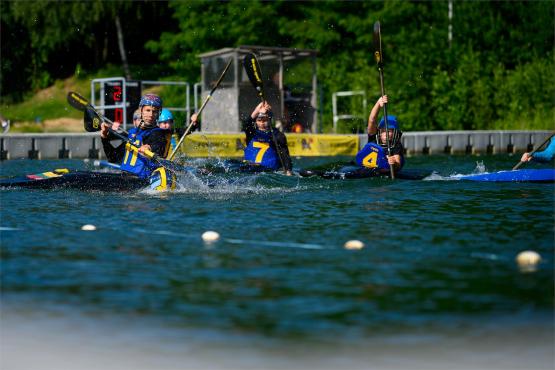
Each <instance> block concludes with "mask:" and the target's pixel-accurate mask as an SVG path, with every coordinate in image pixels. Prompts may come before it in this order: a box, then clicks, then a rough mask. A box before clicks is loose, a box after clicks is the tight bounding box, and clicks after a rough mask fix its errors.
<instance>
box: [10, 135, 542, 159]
mask: <svg viewBox="0 0 555 370" xmlns="http://www.w3.org/2000/svg"><path fill="white" fill-rule="evenodd" d="M549 134H550V131H434V132H429V131H428V132H406V133H404V134H403V137H402V138H401V140H402V142H403V145H404V147H405V148H406V151H407V154H409V155H427V154H432V155H433V154H472V153H490V154H495V153H521V152H524V151H531V150H532V149H534V148H536V147H537V146H538V145H540V144H541V143H543V141H544V140H545V139H546V138H547V137H548V136H549ZM193 135H202V133H201V134H199V133H195V134H193ZM288 135H295V134H288ZM366 142H367V135H360V147H362V146H363V145H364V144H366ZM25 158H29V159H56V158H78V159H84V158H94V159H102V158H104V152H103V150H102V143H101V142H100V136H99V134H98V133H82V134H71V133H59V134H3V135H0V159H1V160H6V159H25Z"/></svg>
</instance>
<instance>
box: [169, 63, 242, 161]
mask: <svg viewBox="0 0 555 370" xmlns="http://www.w3.org/2000/svg"><path fill="white" fill-rule="evenodd" d="M232 62H233V58H231V59H230V60H229V62H227V65H226V66H225V68H224V71H223V72H222V74H221V75H220V78H218V81H216V84H215V85H214V87H213V88H212V90H210V92H209V93H208V95H207V96H206V98H205V99H204V102H203V103H202V105H201V106H200V109H199V110H198V112H196V114H197V116H198V115H200V114H201V113H202V111H203V109H204V107H205V106H206V103H208V100H210V98H212V94H214V91H216V89H217V88H218V86H220V83H221V82H222V80H223V79H224V76H225V74H226V72H227V70H228V69H229V67H230V66H231V63H232ZM193 125H194V122H193V121H191V123H189V126H188V127H187V129H186V130H185V132H184V133H183V135H181V138H180V139H179V142H178V143H177V145H176V146H175V149H174V150H173V151H172V153H171V154H170V156H169V157H168V159H169V160H170V161H171V160H172V159H173V157H174V156H175V153H177V151H178V150H179V147H180V146H181V143H183V140H185V137H187V135H189V132H190V131H191V129H192V128H193Z"/></svg>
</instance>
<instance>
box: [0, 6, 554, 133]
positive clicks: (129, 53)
mask: <svg viewBox="0 0 555 370" xmlns="http://www.w3.org/2000/svg"><path fill="white" fill-rule="evenodd" d="M0 6H1V9H0V10H1V12H0V20H1V30H2V32H1V48H2V63H1V72H2V74H1V76H0V83H1V94H0V95H1V98H2V100H3V102H6V101H10V102H17V101H20V100H22V99H24V98H25V96H26V95H27V94H28V93H29V92H31V91H34V90H37V89H40V88H44V87H46V86H48V85H49V84H52V83H53V82H54V81H55V80H56V79H60V78H66V77H68V76H71V75H73V74H75V73H76V71H81V70H87V71H89V73H93V74H94V71H95V70H99V69H101V68H104V67H105V66H106V65H117V66H119V68H121V71H122V73H121V74H122V75H125V74H127V73H128V74H131V75H132V77H133V78H135V79H146V78H157V79H161V78H169V77H178V78H179V79H180V80H186V81H189V82H196V81H198V80H199V79H200V59H199V58H198V54H200V53H203V52H207V51H211V50H216V49H219V48H224V47H235V46H239V45H263V46H278V47H297V48H303V49H304V48H307V49H316V50H318V51H319V55H318V81H319V84H320V86H321V90H320V92H321V93H322V100H321V101H322V103H323V104H322V107H321V109H322V110H323V123H324V130H326V129H328V130H329V127H330V126H331V121H332V120H331V95H332V93H333V92H336V91H344V90H364V91H366V92H367V94H368V96H369V104H373V103H374V101H375V100H376V99H377V98H378V97H379V94H380V87H379V80H378V72H377V69H376V65H375V61H374V59H373V43H372V35H373V25H374V22H375V21H376V20H380V22H381V24H382V40H383V53H384V62H385V65H384V73H385V86H386V91H387V93H388V95H389V97H390V107H389V112H390V113H391V114H396V115H398V116H399V118H400V119H401V122H402V124H403V128H404V129H405V130H456V129H507V128H521V129H530V128H535V129H545V128H553V127H554V126H555V125H554V121H555V118H554V117H555V68H554V55H553V51H554V29H555V23H554V12H553V9H554V8H555V1H553V0H547V1H487V2H484V1H477V2H473V1H455V0H453V1H451V2H450V1H390V0H386V1H335V0H334V1H256V0H253V1H243V0H231V1H202V0H195V1H169V2H163V1H151V2H149V1H141V2H138V1H137V2H129V1H109V2H108V1H100V0H91V1H64V2H57V1H2V2H0ZM450 8H451V12H450V11H449V10H450ZM118 22H119V23H120V24H121V27H120V29H119V32H120V33H121V36H122V38H123V41H124V43H125V55H124V56H125V58H122V55H121V52H120V49H119V47H118V38H117V36H118V35H117V33H118V28H117V24H118ZM122 61H125V62H128V63H129V65H130V66H129V68H126V66H125V65H124V64H123V63H122ZM125 69H128V71H126V70H125ZM129 71H130V72H129Z"/></svg>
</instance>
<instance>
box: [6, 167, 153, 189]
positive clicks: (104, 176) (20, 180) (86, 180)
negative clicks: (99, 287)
mask: <svg viewBox="0 0 555 370" xmlns="http://www.w3.org/2000/svg"><path fill="white" fill-rule="evenodd" d="M148 186H149V180H148V179H141V178H139V177H137V176H134V175H131V174H126V173H110V172H96V171H71V172H67V173H56V172H55V171H54V172H44V173H41V174H34V175H26V176H21V177H14V178H9V179H1V180H0V188H28V189H59V188H63V189H77V190H85V191H134V190H139V189H143V188H145V187H148Z"/></svg>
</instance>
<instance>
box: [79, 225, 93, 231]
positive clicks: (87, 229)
mask: <svg viewBox="0 0 555 370" xmlns="http://www.w3.org/2000/svg"><path fill="white" fill-rule="evenodd" d="M81 230H84V231H94V230H96V226H94V225H91V224H86V225H83V226H81Z"/></svg>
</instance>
